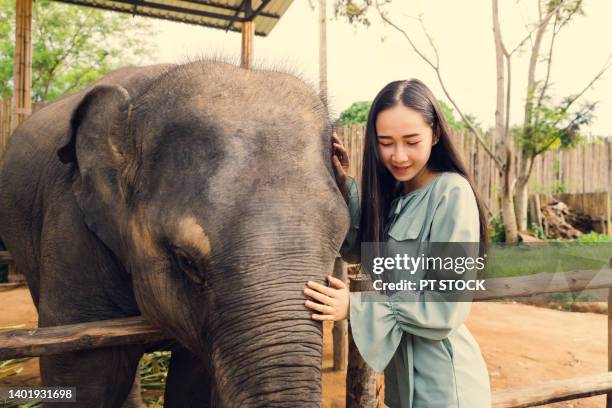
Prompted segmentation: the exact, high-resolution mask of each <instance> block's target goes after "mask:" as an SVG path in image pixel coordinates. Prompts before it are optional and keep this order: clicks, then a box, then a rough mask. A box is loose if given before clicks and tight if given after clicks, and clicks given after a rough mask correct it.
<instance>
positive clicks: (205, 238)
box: [58, 61, 349, 407]
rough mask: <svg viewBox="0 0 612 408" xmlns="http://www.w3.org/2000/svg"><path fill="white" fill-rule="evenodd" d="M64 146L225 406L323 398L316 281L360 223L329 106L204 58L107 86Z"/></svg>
mask: <svg viewBox="0 0 612 408" xmlns="http://www.w3.org/2000/svg"><path fill="white" fill-rule="evenodd" d="M71 124H72V126H71V129H72V130H71V131H72V134H71V136H70V140H69V141H68V142H67V143H66V144H65V145H64V146H62V147H61V148H60V149H59V150H58V154H59V157H60V159H61V160H62V161H63V162H65V163H72V166H73V168H74V172H73V179H72V189H73V193H74V195H75V198H76V201H77V203H78V205H79V207H80V208H81V210H82V213H83V217H84V220H85V222H86V223H87V225H88V227H89V228H90V229H91V230H92V231H93V232H94V233H95V234H96V235H97V236H98V237H99V239H100V240H101V241H102V242H103V243H104V244H105V245H106V246H107V247H108V248H109V249H110V250H111V251H112V252H113V253H114V254H115V255H116V256H117V258H118V260H119V261H120V263H121V264H122V265H123V266H124V267H125V269H126V271H127V272H128V273H130V274H131V277H132V283H133V287H134V294H135V298H136V300H137V302H138V305H139V308H140V310H141V312H142V314H143V315H144V316H145V317H146V318H147V319H149V320H150V321H151V322H152V323H153V324H155V325H157V326H159V327H160V328H161V329H162V330H164V331H165V332H166V333H168V334H169V335H171V336H173V337H174V338H176V339H177V340H179V341H180V342H181V343H182V344H183V345H184V346H186V347H187V348H188V349H189V350H191V351H192V352H193V353H195V354H197V355H199V356H201V358H202V361H203V362H204V364H205V365H206V366H207V369H208V371H209V372H210V375H211V376H212V377H213V378H214V384H215V387H216V388H217V389H219V390H222V392H219V395H221V397H220V398H221V401H220V403H221V405H222V406H266V407H270V406H296V404H298V403H299V405H300V406H319V404H320V398H321V385H320V379H321V354H322V353H321V351H322V344H321V343H322V341H321V340H322V328H321V324H320V323H319V322H315V321H313V320H311V319H310V312H309V310H308V309H306V308H305V307H304V300H305V298H304V296H303V293H302V290H303V288H304V284H305V282H306V281H307V280H315V281H319V282H322V281H323V279H324V277H325V275H326V274H328V273H329V272H330V271H331V269H332V265H333V262H334V259H335V257H336V256H337V252H338V249H339V247H340V245H341V242H342V240H343V238H344V236H345V234H346V231H347V228H348V223H349V220H348V212H347V209H346V205H345V203H344V201H343V200H342V196H341V194H340V192H339V190H338V188H337V186H336V183H335V179H334V175H333V170H332V167H331V161H330V155H331V142H330V129H329V122H328V119H327V111H326V109H325V107H324V104H323V103H322V101H321V99H320V98H319V97H318V96H317V94H316V93H315V92H314V91H313V90H312V88H310V87H309V86H308V85H306V84H305V83H304V82H302V81H301V80H299V79H297V78H295V77H293V76H291V75H288V74H284V73H280V72H274V71H265V70H244V69H240V68H238V67H235V66H232V65H229V64H223V63H218V62H210V61H209V62H206V61H199V62H192V63H189V64H186V65H182V66H177V67H174V68H172V69H169V70H167V71H166V72H164V74H163V75H161V76H159V77H158V78H156V79H155V80H154V81H152V83H151V84H150V86H148V87H146V89H144V90H143V91H142V92H139V94H137V95H130V94H129V92H128V91H127V90H126V89H125V88H123V87H121V86H119V85H100V86H97V87H94V88H92V89H91V90H90V91H89V92H88V93H87V94H86V95H85V96H84V97H83V99H82V100H81V102H80V103H79V105H78V107H77V108H76V109H75V111H74V113H73V116H72V122H71Z"/></svg>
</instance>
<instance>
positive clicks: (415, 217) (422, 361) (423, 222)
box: [340, 172, 491, 408]
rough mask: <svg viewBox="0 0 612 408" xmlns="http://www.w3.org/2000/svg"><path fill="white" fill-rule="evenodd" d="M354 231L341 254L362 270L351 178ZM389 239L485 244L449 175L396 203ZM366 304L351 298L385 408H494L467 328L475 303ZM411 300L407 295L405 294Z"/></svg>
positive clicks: (467, 193)
mask: <svg viewBox="0 0 612 408" xmlns="http://www.w3.org/2000/svg"><path fill="white" fill-rule="evenodd" d="M348 183H349V193H350V199H349V210H350V214H351V227H350V229H349V232H348V234H347V237H346V239H345V242H344V243H343V245H342V248H341V250H340V253H341V255H342V257H343V259H344V260H346V261H348V262H353V263H358V262H359V260H360V251H361V243H360V242H357V235H358V230H359V213H360V212H359V195H358V192H357V187H356V184H355V182H354V180H352V179H349V180H348ZM385 227H386V228H385V229H386V230H387V234H388V235H387V236H388V239H389V240H394V241H398V242H401V241H405V240H413V241H416V242H479V240H480V221H479V213H478V207H477V204H476V199H475V196H474V193H473V191H472V188H471V186H470V184H469V182H468V181H467V180H466V179H465V178H464V177H463V176H461V175H460V174H458V173H453V172H444V173H440V174H438V175H436V177H435V178H434V179H433V180H431V181H430V182H429V183H428V184H426V185H425V186H422V187H421V188H418V189H417V190H414V191H412V192H410V193H408V194H405V195H403V196H400V197H397V198H396V199H395V200H394V201H393V202H392V204H391V211H390V214H389V217H388V220H387V223H386V226H385ZM413 294H414V296H413V300H412V301H405V300H404V297H402V300H401V301H399V300H398V298H396V296H397V294H393V295H390V296H386V298H385V299H386V300H385V301H375V302H373V301H363V300H362V296H363V294H361V293H351V294H350V311H349V313H350V326H351V333H352V335H353V339H354V340H355V344H356V345H357V348H358V349H359V352H360V354H361V356H362V357H363V359H364V360H365V361H366V363H368V365H369V366H370V367H372V368H373V369H374V370H375V371H377V372H382V371H384V373H385V404H386V405H388V406H389V407H391V408H451V407H460V408H484V407H487V408H489V407H490V406H491V390H490V385H489V375H488V372H487V367H486V364H485V362H484V359H483V357H482V354H481V352H480V348H479V347H478V343H477V342H476V340H475V339H474V337H473V336H472V335H471V333H470V332H469V330H468V329H467V327H466V326H465V325H464V322H465V320H466V319H467V317H468V315H469V312H470V307H471V303H470V302H431V301H426V297H425V296H424V295H423V294H420V295H419V294H418V293H417V292H413ZM402 296H405V294H402Z"/></svg>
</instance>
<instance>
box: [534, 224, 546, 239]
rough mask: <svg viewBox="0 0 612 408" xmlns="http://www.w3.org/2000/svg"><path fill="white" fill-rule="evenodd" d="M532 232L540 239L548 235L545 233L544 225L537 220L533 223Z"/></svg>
mask: <svg viewBox="0 0 612 408" xmlns="http://www.w3.org/2000/svg"><path fill="white" fill-rule="evenodd" d="M530 229H531V232H532V233H533V235H534V236H535V237H536V238H538V239H546V235H544V230H543V229H542V227H541V226H540V225H538V224H537V223H535V222H532V223H531V228H530Z"/></svg>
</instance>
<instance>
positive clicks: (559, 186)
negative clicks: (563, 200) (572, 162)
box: [552, 180, 567, 193]
mask: <svg viewBox="0 0 612 408" xmlns="http://www.w3.org/2000/svg"><path fill="white" fill-rule="evenodd" d="M552 190H553V193H565V191H566V190H567V189H566V187H565V184H563V182H562V181H561V180H554V181H553V185H552Z"/></svg>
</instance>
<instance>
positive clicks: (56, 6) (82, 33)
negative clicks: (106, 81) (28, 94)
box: [0, 0, 154, 102]
mask: <svg viewBox="0 0 612 408" xmlns="http://www.w3.org/2000/svg"><path fill="white" fill-rule="evenodd" d="M32 15H33V16H32V100H33V102H40V101H53V100H54V99H56V98H58V97H59V96H61V95H63V94H64V93H66V92H73V91H77V90H79V89H81V88H83V87H84V86H85V85H87V84H89V83H91V82H92V81H94V80H96V79H98V78H100V77H101V76H103V75H104V74H106V73H107V72H109V71H112V70H113V69H116V68H118V67H120V66H125V65H133V64H140V63H143V62H144V61H145V60H146V57H148V56H150V55H152V53H153V52H154V48H153V46H152V44H151V43H150V41H149V38H150V37H151V36H152V34H153V32H152V30H151V28H150V25H149V23H144V22H142V20H140V19H134V18H132V17H131V16H128V15H125V14H121V13H116V12H110V11H102V10H97V9H93V8H88V7H78V6H73V5H66V4H60V3H57V2H54V1H53V2H52V1H49V0H38V1H36V2H35V3H34V5H33V10H32ZM14 25H15V1H14V0H0V97H8V96H11V95H12V92H13V59H14V54H15V50H14V42H15V26H14Z"/></svg>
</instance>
